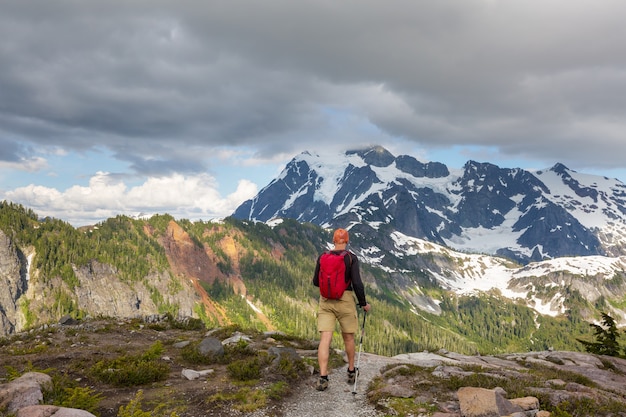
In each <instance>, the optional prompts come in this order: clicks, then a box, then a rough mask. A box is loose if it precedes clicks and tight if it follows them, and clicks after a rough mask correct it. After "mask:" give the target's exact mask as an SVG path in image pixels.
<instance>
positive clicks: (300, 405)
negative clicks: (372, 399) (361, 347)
mask: <svg viewBox="0 0 626 417" xmlns="http://www.w3.org/2000/svg"><path fill="white" fill-rule="evenodd" d="M357 354H358V353H357ZM397 362H399V360H397V359H393V358H388V357H383V356H378V355H372V354H369V353H361V360H360V366H359V368H360V370H361V372H360V374H359V378H358V380H357V388H356V394H352V389H353V388H354V384H350V385H349V384H348V383H347V382H346V379H347V369H348V368H347V366H344V367H341V368H337V369H333V370H332V371H331V373H330V375H329V380H330V384H329V386H328V389H327V390H326V391H321V392H320V391H317V390H316V389H315V384H316V382H317V378H319V375H314V376H311V377H310V378H309V380H308V381H307V382H306V384H304V388H303V390H302V392H299V393H298V394H296V395H294V396H292V397H291V398H290V399H289V400H287V401H286V402H285V403H284V405H283V409H282V411H283V416H284V417H320V416H324V417H345V416H350V417H353V416H359V417H374V416H380V415H382V414H380V413H377V412H376V410H375V409H374V407H373V406H372V405H370V404H369V403H368V402H367V397H366V395H365V392H366V389H367V386H368V384H369V383H370V381H371V380H372V379H374V378H375V377H376V376H378V375H380V369H381V368H382V367H383V366H385V365H387V364H389V363H397Z"/></svg>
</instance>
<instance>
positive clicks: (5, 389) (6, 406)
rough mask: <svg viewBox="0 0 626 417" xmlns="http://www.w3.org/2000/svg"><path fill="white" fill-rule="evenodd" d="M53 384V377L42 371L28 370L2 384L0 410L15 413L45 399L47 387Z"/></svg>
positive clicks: (0, 388) (0, 387)
mask: <svg viewBox="0 0 626 417" xmlns="http://www.w3.org/2000/svg"><path fill="white" fill-rule="evenodd" d="M51 386H52V378H51V377H50V375H46V374H44V373H41V372H27V373H25V374H24V375H22V376H20V377H19V378H16V379H14V380H13V381H11V382H9V383H7V384H4V385H0V410H6V412H7V413H14V412H16V411H17V410H19V409H20V408H24V407H27V406H29V405H38V404H39V403H40V402H42V401H43V392H42V390H43V389H45V388H50V387H51Z"/></svg>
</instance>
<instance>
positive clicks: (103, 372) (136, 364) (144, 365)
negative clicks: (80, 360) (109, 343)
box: [91, 342, 170, 387]
mask: <svg viewBox="0 0 626 417" xmlns="http://www.w3.org/2000/svg"><path fill="white" fill-rule="evenodd" d="M162 352H163V346H162V345H161V342H156V343H155V344H153V345H152V346H151V347H150V348H149V349H148V350H147V351H146V352H145V353H144V354H143V355H138V356H122V357H119V358H117V359H113V360H103V361H99V362H97V363H96V364H95V365H94V366H93V367H92V368H91V374H92V375H93V376H94V377H95V378H97V379H99V380H100V381H102V382H104V383H107V384H111V385H115V386H125V387H130V386H135V385H143V384H148V383H150V382H156V381H162V380H164V379H165V378H166V377H167V375H168V374H169V371H170V368H169V365H168V364H166V363H164V362H161V361H160V355H161V353H162Z"/></svg>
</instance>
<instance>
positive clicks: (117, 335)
mask: <svg viewBox="0 0 626 417" xmlns="http://www.w3.org/2000/svg"><path fill="white" fill-rule="evenodd" d="M64 323H65V324H57V325H54V326H49V327H46V328H42V329H39V330H37V331H32V332H29V333H26V334H18V335H15V336H13V337H12V338H10V339H1V340H2V343H0V415H4V416H13V415H15V416H18V417H31V416H41V415H46V416H56V417H84V416H90V415H96V414H99V415H100V417H113V416H119V415H121V414H120V412H121V410H122V409H121V408H120V407H123V406H125V405H127V404H129V402H131V401H132V399H133V398H136V396H137V393H138V392H140V391H141V392H142V393H143V395H144V398H145V400H146V401H145V403H144V405H143V409H144V410H148V411H149V410H153V411H154V410H155V409H156V408H155V407H157V404H161V405H162V404H163V402H167V404H169V405H170V406H171V407H172V408H171V409H168V413H169V412H170V411H171V412H175V413H176V414H175V415H177V416H179V417H191V416H212V415H213V416H222V415H224V416H225V415H243V414H246V415H252V416H258V417H261V416H299V417H302V416H304V417H308V416H319V415H325V416H330V417H333V416H337V417H339V416H344V415H357V416H383V415H407V416H408V415H413V416H434V417H461V416H463V417H485V416H494V417H500V416H515V417H522V416H528V417H532V416H537V417H543V416H549V415H551V414H550V413H552V415H556V416H626V411H624V410H626V360H625V359H621V358H615V357H607V356H598V355H591V354H586V353H580V352H566V351H542V352H526V353H511V354H503V355H497V356H468V355H460V354H457V353H454V352H449V351H439V352H421V353H411V354H403V355H398V356H395V357H383V356H378V355H373V354H370V353H367V352H363V353H362V354H361V357H360V359H359V363H360V370H361V372H360V374H359V379H358V381H357V383H358V386H357V390H356V391H355V392H354V393H353V391H352V390H353V387H352V386H349V385H347V384H346V383H345V382H344V380H343V379H344V375H345V372H346V366H345V363H344V361H342V360H341V356H340V355H334V357H335V358H336V360H335V361H334V367H333V370H332V373H331V384H330V388H329V389H328V391H325V392H318V391H316V390H315V389H314V383H315V380H316V378H317V374H316V373H315V362H316V361H315V355H316V351H315V348H314V347H315V341H303V340H297V339H292V338H289V337H286V336H285V335H281V334H279V333H273V334H268V333H266V334H259V333H256V332H242V331H240V329H234V328H221V329H214V330H212V331H207V330H202V329H195V330H184V329H180V328H176V326H172V325H171V323H172V322H171V320H169V319H167V318H165V317H159V318H157V320H154V318H151V319H149V320H143V321H137V320H135V321H123V320H117V321H116V320H103V319H99V320H89V321H85V322H75V321H73V320H68V321H65V322H64ZM156 341H159V342H160V343H162V344H163V346H164V348H165V349H164V352H163V353H162V356H161V358H160V361H161V362H163V363H165V364H167V367H168V369H169V372H168V376H167V377H166V378H165V379H164V380H162V381H159V382H154V383H148V384H143V385H140V386H126V387H117V386H112V385H110V384H105V383H102V382H99V381H98V380H97V379H95V378H94V377H93V375H92V374H91V373H90V372H89V369H91V367H92V366H93V364H94V363H96V362H98V361H101V360H103V359H104V358H110V357H116V356H122V355H128V354H129V353H131V352H138V351H139V352H140V351H144V350H146V349H148V347H149V346H150V345H152V344H154V343H155V342H156ZM208 341H210V342H208ZM216 341H217V343H215V342H216ZM190 345H192V346H196V349H200V345H204V346H205V347H206V346H213V348H215V349H217V350H218V351H219V350H220V349H221V348H222V346H229V345H231V346H232V345H234V346H237V345H238V346H239V347H241V346H243V345H245V346H249V347H250V348H251V349H253V352H254V355H261V356H263V357H265V356H266V355H269V357H270V358H272V357H276V358H278V357H281V355H282V357H283V358H285V360H287V361H288V362H289V363H292V364H297V363H303V364H304V365H305V366H302V367H293V369H299V371H297V376H296V377H293V375H292V377H291V378H290V379H287V380H286V381H287V382H288V388H289V389H288V390H285V391H281V393H280V395H276V396H274V397H272V398H268V400H267V402H265V403H263V404H262V403H259V404H258V406H256V407H255V408H252V409H250V408H247V409H245V410H246V411H242V410H244V408H242V404H241V402H242V401H244V402H245V401H246V400H244V399H241V397H237V396H236V395H235V394H236V393H241V392H244V393H247V396H248V397H253V396H254V395H253V393H257V394H258V393H260V392H267V390H268V389H269V388H268V387H270V386H275V383H276V382H277V381H278V380H279V379H280V375H279V374H280V371H278V368H273V367H272V365H271V364H272V362H274V360H268V361H267V362H266V366H265V368H264V369H263V371H262V372H261V375H262V376H261V377H260V378H259V379H258V380H256V381H255V382H254V383H253V384H256V385H250V384H244V385H242V384H241V383H236V382H234V381H233V380H232V379H231V378H229V377H228V372H226V369H227V367H228V365H229V364H227V363H216V364H212V365H198V364H195V365H194V364H190V363H188V362H186V361H185V359H184V357H183V356H182V355H181V352H182V349H184V348H185V346H190ZM337 353H341V352H340V351H338V352H337ZM261 356H259V357H261ZM274 363H275V362H274ZM283 365H284V364H283ZM18 374H19V375H18ZM46 374H48V375H53V376H54V377H53V378H51V379H52V381H57V382H53V383H57V384H58V381H59V375H61V376H62V377H63V378H62V379H63V380H65V381H68V380H69V381H73V383H75V384H77V385H78V386H80V387H85V388H89V389H91V390H93V392H95V393H97V395H100V396H102V400H101V402H100V405H99V407H98V408H97V409H96V410H94V411H93V413H87V412H86V411H84V410H72V408H71V406H67V404H65V405H64V406H60V405H52V404H49V403H48V404H46V403H45V398H46V395H45V393H46V392H47V391H46V389H48V390H49V385H50V383H51V381H50V377H49V376H48V375H46ZM42 375H43V376H42ZM277 378H278V379H277ZM16 386H21V387H23V389H24V391H20V390H19V389H16ZM246 390H247V391H246ZM24 393H26V394H27V395H22V394H24ZM229 395H230V397H229ZM237 398H239V399H237ZM209 399H212V400H209ZM338 404H341V406H340V407H339V406H338ZM148 411H146V412H148ZM153 415H159V414H153ZM167 415H170V414H167ZM171 415H174V414H171Z"/></svg>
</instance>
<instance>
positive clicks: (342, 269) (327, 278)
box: [319, 250, 352, 300]
mask: <svg viewBox="0 0 626 417" xmlns="http://www.w3.org/2000/svg"><path fill="white" fill-rule="evenodd" d="M346 255H348V251H345V250H344V251H342V252H341V253H339V254H337V253H333V252H331V251H326V252H324V253H323V254H322V256H321V257H320V274H319V284H320V294H321V295H322V297H324V298H329V299H331V300H339V299H340V298H341V296H342V295H343V292H344V291H345V290H346V288H348V286H349V285H350V281H348V282H346V262H345V260H344V258H345V257H346ZM350 261H352V258H350Z"/></svg>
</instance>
